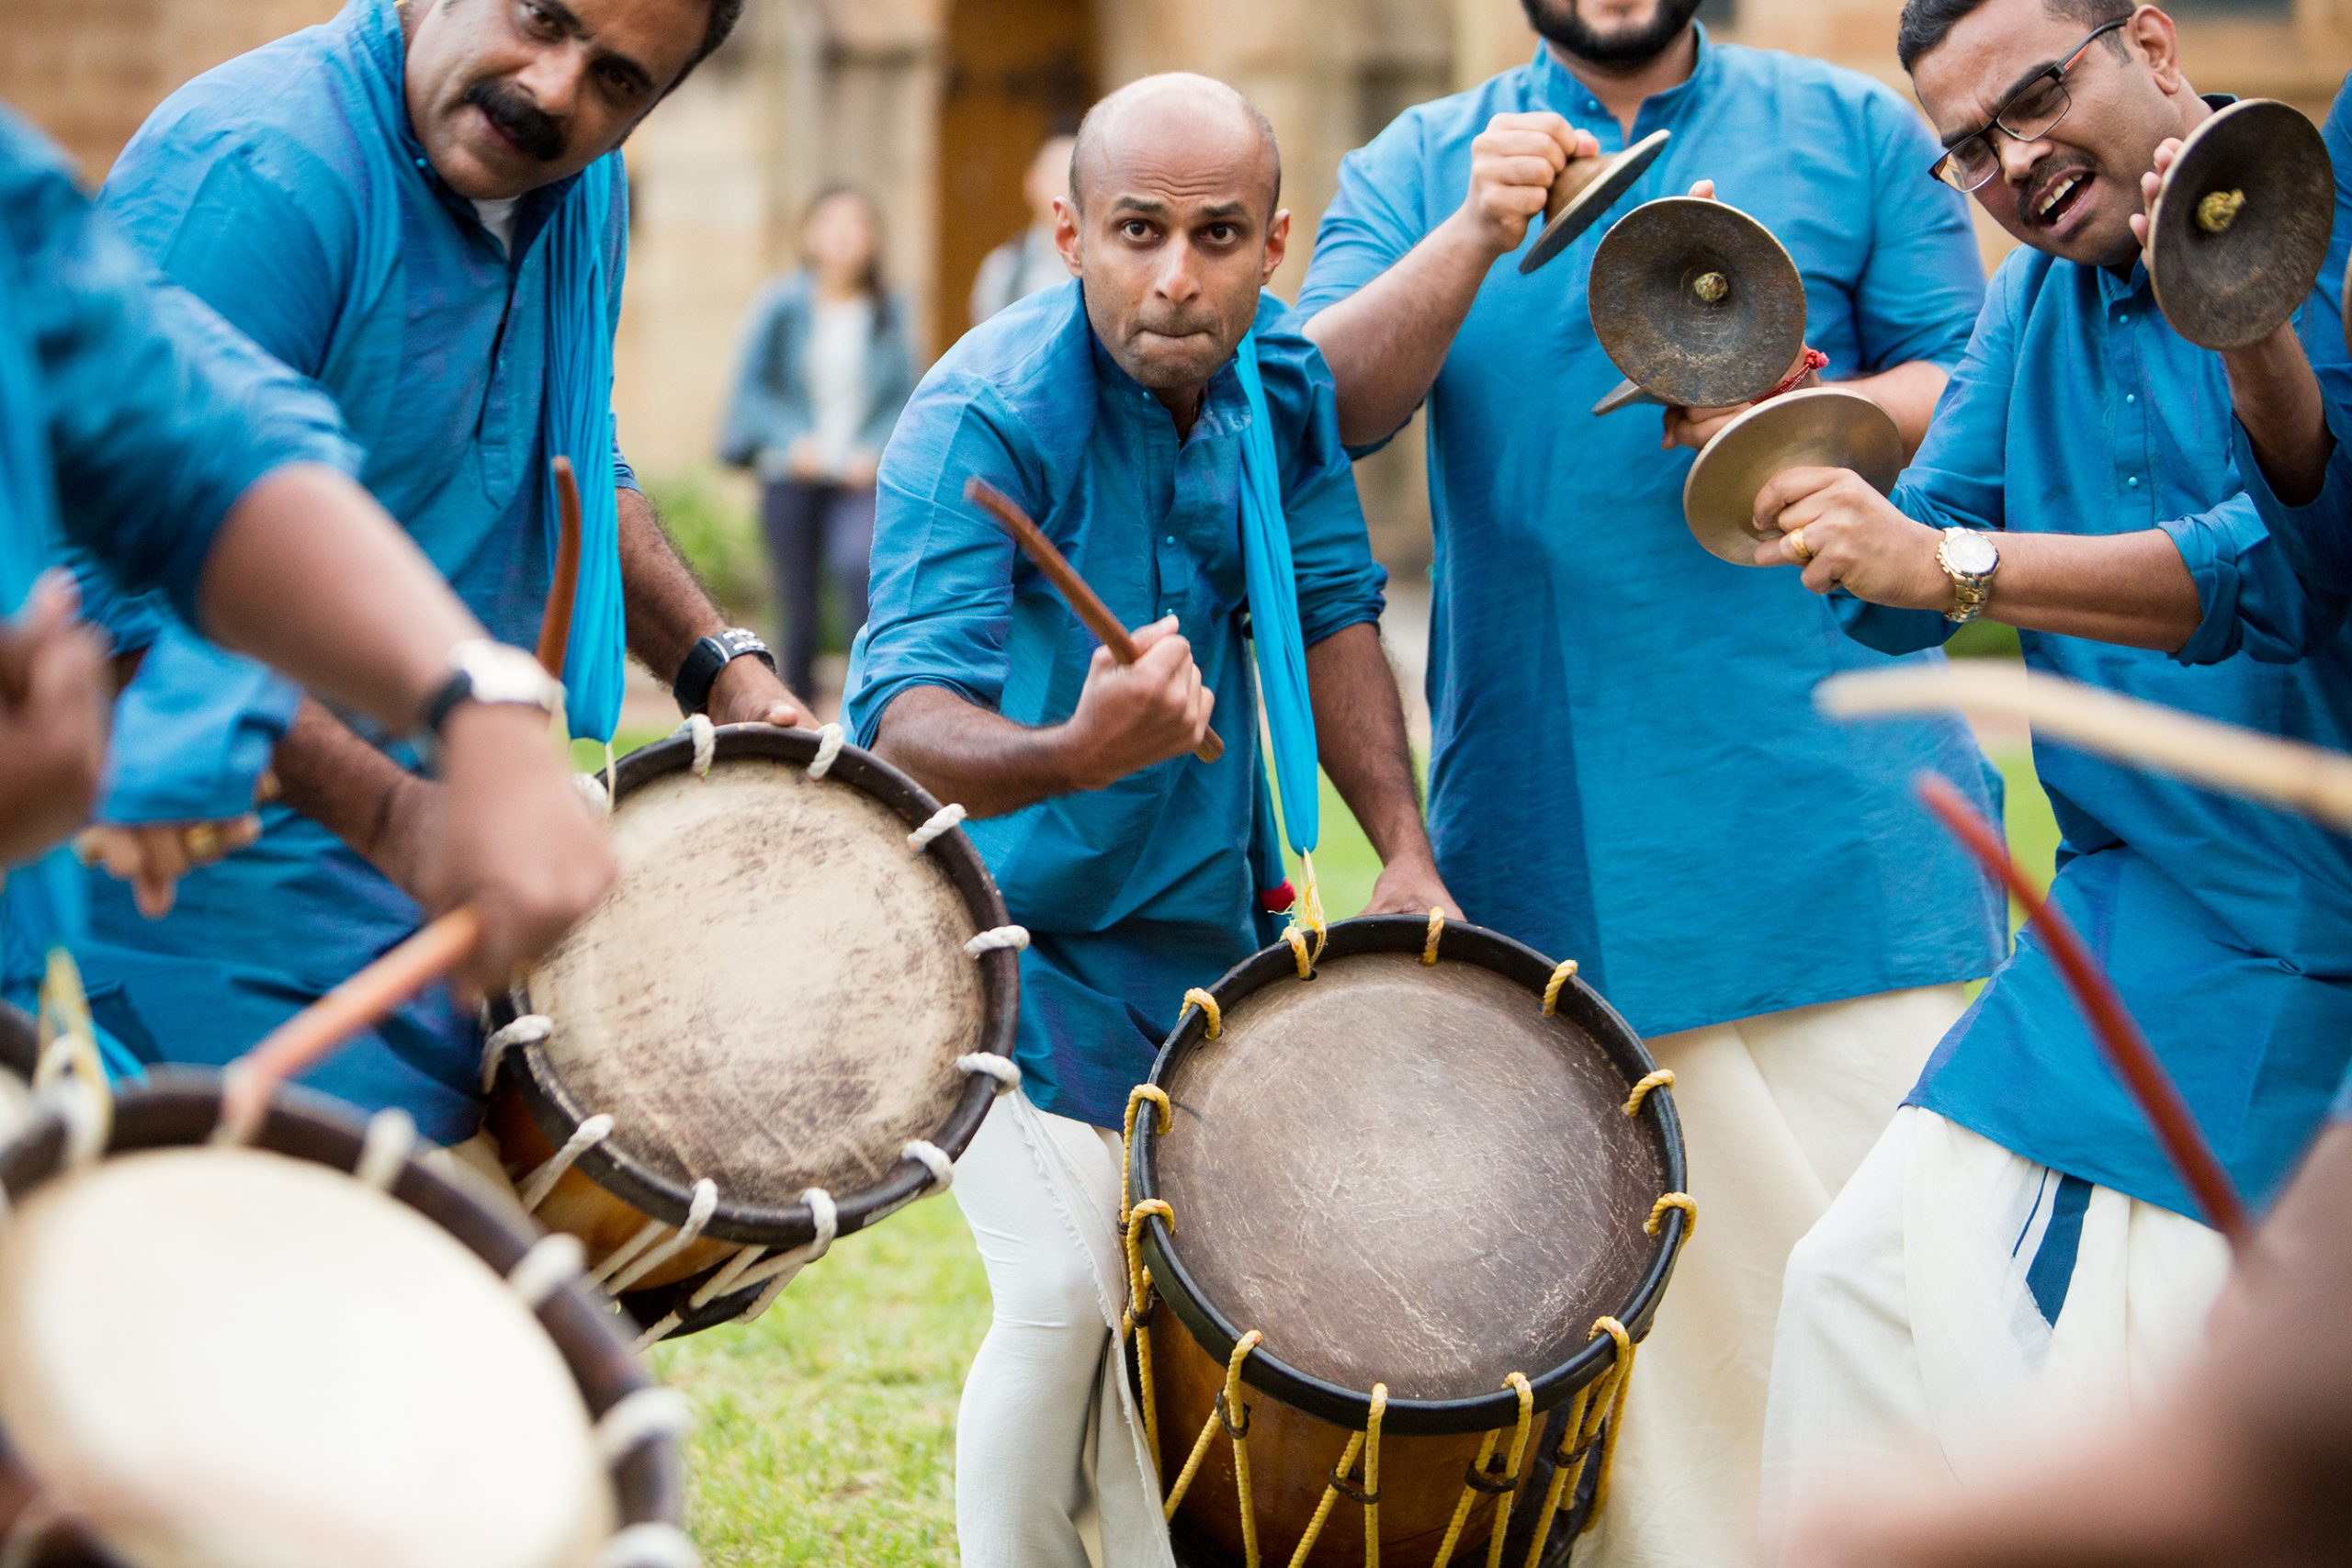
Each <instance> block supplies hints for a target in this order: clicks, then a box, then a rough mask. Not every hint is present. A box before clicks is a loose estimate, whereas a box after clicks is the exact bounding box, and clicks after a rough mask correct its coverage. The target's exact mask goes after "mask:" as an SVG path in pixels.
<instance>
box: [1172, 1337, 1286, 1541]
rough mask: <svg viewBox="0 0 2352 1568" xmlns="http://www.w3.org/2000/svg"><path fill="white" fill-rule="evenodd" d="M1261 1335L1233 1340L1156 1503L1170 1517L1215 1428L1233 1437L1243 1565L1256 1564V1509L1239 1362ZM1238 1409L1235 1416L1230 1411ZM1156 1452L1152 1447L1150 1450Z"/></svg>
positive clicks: (1190, 1484)
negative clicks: (1179, 1466)
mask: <svg viewBox="0 0 2352 1568" xmlns="http://www.w3.org/2000/svg"><path fill="white" fill-rule="evenodd" d="M1264 1338H1265V1336H1264V1335H1262V1334H1261V1333H1259V1332H1258V1331H1257V1330H1256V1329H1254V1328H1253V1329H1251V1330H1250V1332H1249V1333H1247V1334H1244V1335H1243V1336H1242V1337H1240V1338H1239V1339H1238V1340H1236V1341H1235V1342H1234V1346H1233V1354H1232V1355H1231V1356H1230V1357H1228V1358H1227V1359H1226V1363H1225V1387H1223V1388H1222V1389H1220V1390H1218V1391H1217V1396H1216V1404H1213V1405H1212V1406H1211V1407H1210V1409H1209V1418H1208V1419H1207V1420H1205V1421H1204V1422H1202V1423H1201V1435H1200V1436H1199V1437H1197V1438H1194V1439H1193V1451H1192V1453H1191V1455H1190V1456H1189V1457H1188V1458H1186V1460H1185V1461H1184V1468H1183V1471H1182V1472H1181V1473H1180V1474H1179V1475H1178V1476H1177V1477H1176V1484H1175V1485H1174V1486H1172V1487H1170V1489H1169V1493H1168V1497H1167V1500H1166V1501H1165V1502H1164V1503H1162V1504H1161V1506H1160V1517H1162V1518H1166V1519H1173V1518H1174V1517H1176V1510H1177V1509H1178V1508H1179V1507H1180V1506H1182V1504H1183V1501H1184V1495H1185V1494H1186V1493H1187V1492H1189V1491H1191V1490H1192V1489H1193V1477H1194V1476H1195V1475H1198V1474H1199V1473H1200V1470H1201V1461H1202V1460H1204V1459H1205V1458H1206V1457H1208V1451H1209V1444H1210V1443H1211V1442H1213V1441H1214V1440H1216V1433H1217V1428H1218V1427H1224V1428H1225V1435H1226V1436H1227V1437H1228V1438H1232V1439H1233V1489H1234V1494H1235V1495H1236V1496H1237V1497H1238V1499H1239V1500H1240V1506H1241V1555H1242V1563H1243V1568H1257V1565H1258V1511H1257V1508H1256V1506H1255V1504H1254V1503H1253V1501H1252V1499H1251V1497H1250V1406H1249V1405H1248V1404H1245V1403H1243V1401H1242V1398H1241V1363H1242V1362H1244V1361H1246V1360H1248V1359H1250V1352H1251V1351H1252V1350H1255V1349H1256V1348H1258V1347H1259V1345H1260V1344H1261V1343H1262V1342H1263V1340H1264ZM1235 1411H1238V1412H1240V1414H1239V1415H1238V1416H1236V1415H1234V1414H1232V1413H1233V1412H1235ZM1154 1451H1155V1452H1156V1451H1157V1450H1154Z"/></svg>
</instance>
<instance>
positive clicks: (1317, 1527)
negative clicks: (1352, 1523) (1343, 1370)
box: [1290, 1382, 1388, 1568]
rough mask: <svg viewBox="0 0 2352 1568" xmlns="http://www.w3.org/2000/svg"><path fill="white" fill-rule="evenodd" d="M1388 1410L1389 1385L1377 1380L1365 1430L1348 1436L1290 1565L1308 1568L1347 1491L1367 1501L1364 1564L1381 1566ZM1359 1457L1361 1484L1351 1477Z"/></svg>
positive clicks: (1364, 1515) (1299, 1539) (1357, 1498)
mask: <svg viewBox="0 0 2352 1568" xmlns="http://www.w3.org/2000/svg"><path fill="white" fill-rule="evenodd" d="M1387 1413H1388V1385H1387V1384H1386V1383H1385V1382H1376V1383H1374V1384H1373V1385H1372V1408H1371V1410H1370V1411H1369V1412H1367V1413H1366V1415H1365V1416H1364V1424H1363V1431H1361V1432H1358V1433H1356V1434H1355V1435H1354V1436H1353V1437H1351V1438H1349V1439H1348V1446H1347V1447H1346V1448H1345V1449H1344V1450H1341V1451H1340V1462H1339V1463H1337V1464H1335V1465H1333V1466H1332V1467H1331V1479H1330V1481H1329V1484H1327V1485H1326V1486H1325V1487H1324V1488H1323V1497H1322V1500H1321V1501H1320V1502H1318V1503H1317V1504H1316V1505H1315V1517H1313V1518H1310V1519H1308V1520H1307V1521H1306V1533H1305V1534H1303V1535H1301V1536H1300V1537H1299V1538H1298V1550H1297V1551H1294V1552H1292V1553H1291V1557H1290V1568H1306V1559H1307V1556H1308V1555H1309V1554H1310V1553H1311V1552H1313V1551H1314V1550H1315V1543H1316V1542H1317V1540H1321V1539H1322V1535H1323V1526H1324V1525H1325V1523H1326V1522H1328V1521H1329V1519H1330V1517H1331V1509H1332V1507H1333V1506H1334V1505H1336V1504H1337V1503H1338V1502H1339V1500H1340V1497H1341V1496H1343V1495H1344V1496H1347V1497H1350V1498H1352V1499H1354V1500H1355V1501H1356V1502H1358V1503H1361V1504H1363V1561H1364V1568H1380V1419H1381V1417H1382V1416H1385V1415H1386V1414H1387ZM1359 1458H1361V1459H1362V1460H1363V1484H1362V1485H1361V1486H1359V1485H1358V1484H1356V1483H1355V1482H1353V1481H1352V1480H1351V1479H1350V1477H1351V1472H1353V1471H1354V1470H1355V1468H1356V1461H1357V1460H1358V1459H1359Z"/></svg>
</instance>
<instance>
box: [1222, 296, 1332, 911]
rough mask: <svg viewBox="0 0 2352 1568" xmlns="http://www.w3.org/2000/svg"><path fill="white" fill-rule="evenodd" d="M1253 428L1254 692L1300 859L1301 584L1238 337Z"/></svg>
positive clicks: (1249, 508) (1308, 730)
mask: <svg viewBox="0 0 2352 1568" xmlns="http://www.w3.org/2000/svg"><path fill="white" fill-rule="evenodd" d="M1234 368H1235V369H1236V370H1237V371H1238V373H1239V375H1240V377H1241V391H1242V395H1243V396H1244V397H1245V398H1247V399H1248V400H1249V403H1250V428H1249V429H1248V430H1246V431H1244V432H1243V433H1242V437H1241V565H1242V573H1243V577H1244V580H1245V581H1246V583H1247V585H1248V589H1249V595H1250V639H1251V643H1252V645H1253V647H1254V649H1255V651H1256V655H1257V662H1258V689H1259V691H1260V693H1261V700H1262V702H1263V703H1264V705H1265V710H1266V733H1267V736H1268V739H1269V746H1268V756H1267V759H1266V760H1267V764H1268V766H1269V767H1270V768H1271V769H1272V773H1273V783H1274V790H1275V794H1276V795H1277V797H1278V798H1279V799H1280V800H1281V802H1282V818H1283V839H1284V840H1286V841H1287V842H1288V843H1289V844H1290V847H1291V849H1292V851H1293V852H1295V853H1296V854H1297V855H1298V856H1299V857H1300V859H1301V860H1302V861H1305V860H1306V856H1308V855H1309V854H1311V853H1313V852H1314V850H1315V845H1316V842H1317V838H1318V837H1319V835H1320V833H1321V830H1322V819H1321V818H1322V796H1321V795H1320V793H1319V791H1320V787H1321V786H1320V784H1319V781H1318V777H1317V763H1316V750H1315V708H1314V706H1313V705H1312V704H1311V703H1310V702H1309V701H1308V699H1307V694H1306V636H1305V634H1304V633H1303V632H1302V631H1301V630H1300V629H1299V624H1298V581H1297V579H1296V577H1295V575H1294V574H1293V572H1292V570H1291V558H1290V525H1289V524H1288V522H1287V521H1286V520H1285V519H1284V517H1283V479H1282V467H1281V465H1280V463H1279V462H1278V461H1277V460H1276V458H1275V457H1274V424H1273V419H1272V416H1271V415H1270V414H1268V412H1266V384H1265V381H1264V380H1263V379H1262V378H1261V377H1260V375H1259V374H1258V334H1257V333H1256V332H1255V331H1254V330H1253V331H1251V332H1250V333H1247V334H1245V335H1244V336H1243V337H1242V339H1241V351H1240V353H1239V354H1238V355H1237V356H1236V357H1235V359H1234ZM1312 890H1313V878H1312V875H1311V874H1310V875H1309V876H1308V878H1307V886H1306V888H1303V889H1301V897H1302V899H1303V900H1305V902H1304V903H1303V904H1302V906H1301V908H1303V909H1306V910H1307V911H1308V912H1309V913H1310V914H1312V915H1313V917H1314V918H1315V919H1318V920H1319V919H1320V918H1321V911H1320V910H1319V909H1318V908H1314V900H1313V897H1312Z"/></svg>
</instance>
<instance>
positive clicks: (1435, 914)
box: [1421, 908, 1445, 969]
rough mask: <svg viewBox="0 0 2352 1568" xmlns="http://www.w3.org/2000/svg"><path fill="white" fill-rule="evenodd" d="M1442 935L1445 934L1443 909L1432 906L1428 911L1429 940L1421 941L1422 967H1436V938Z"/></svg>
mask: <svg viewBox="0 0 2352 1568" xmlns="http://www.w3.org/2000/svg"><path fill="white" fill-rule="evenodd" d="M1443 935H1445V911H1444V910H1443V909H1442V908H1433V909H1431V910H1430V934H1429V940H1428V941H1426V942H1422V943H1421V967H1422V968H1424V969H1434V968H1436V967H1437V943H1438V939H1439V938H1440V937H1442V936H1443Z"/></svg>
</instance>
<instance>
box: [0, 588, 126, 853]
mask: <svg viewBox="0 0 2352 1568" xmlns="http://www.w3.org/2000/svg"><path fill="white" fill-rule="evenodd" d="M80 614H81V595H80V593H79V592H77V591H76V590H75V589H74V578H73V575H72V574H71V573H69V572H62V571H52V572H50V573H48V574H47V575H45V576H43V577H42V578H41V580H40V581H39V582H37V583H36V584H34V587H33V591H32V592H31V594H30V595H28V597H27V599H26V601H25V607H24V609H23V611H22V612H20V613H19V614H18V615H17V617H16V619H15V620H14V621H0V865H13V864H17V863H22V862H25V861H29V860H31V859H33V858H34V857H35V856H36V855H39V854H40V852H42V851H44V850H47V849H49V848H50V847H51V846H52V845H55V844H59V843H62V842H63V841H64V840H65V839H66V837H67V835H69V834H71V833H72V832H73V831H74V829H76V828H78V827H80V826H81V825H82V824H83V823H84V822H85V821H86V820H88V818H89V815H90V807H92V805H94V804H95V803H96V799H97V794H98V784H99V780H100V777H101V775H102V773H103V772H104V770H105V766H106V754H107V729H108V728H109V726H110V725H111V722H112V718H113V708H114V688H113V685H112V682H109V681H108V680H107V668H106V659H107V655H106V641H105V639H104V638H103V637H100V636H99V635H98V634H97V633H96V632H95V631H93V630H92V629H91V628H90V627H89V626H85V625H84V624H83V623H82V621H81V620H80V618H79V617H80Z"/></svg>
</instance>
